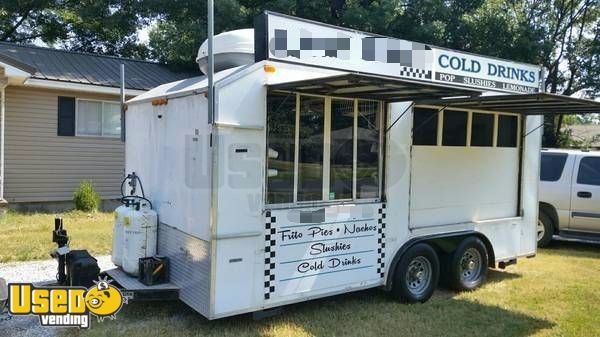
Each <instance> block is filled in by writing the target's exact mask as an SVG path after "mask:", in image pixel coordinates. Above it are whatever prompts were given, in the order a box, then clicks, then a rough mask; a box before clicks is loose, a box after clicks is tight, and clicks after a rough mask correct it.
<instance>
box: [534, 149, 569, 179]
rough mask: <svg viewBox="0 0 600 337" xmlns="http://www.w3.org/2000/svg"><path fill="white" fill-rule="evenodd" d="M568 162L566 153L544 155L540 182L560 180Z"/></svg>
mask: <svg viewBox="0 0 600 337" xmlns="http://www.w3.org/2000/svg"><path fill="white" fill-rule="evenodd" d="M566 161H567V154H566V153H542V161H541V164H540V165H541V167H540V180H541V181H557V180H559V179H560V177H561V176H562V172H563V169H564V168H565V162H566Z"/></svg>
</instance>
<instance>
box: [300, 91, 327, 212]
mask: <svg viewBox="0 0 600 337" xmlns="http://www.w3.org/2000/svg"><path fill="white" fill-rule="evenodd" d="M299 130H300V138H299V140H298V142H299V143H298V145H299V147H298V156H299V158H298V201H313V200H322V199H323V140H324V138H325V134H324V131H325V98H323V97H313V96H300V126H299Z"/></svg>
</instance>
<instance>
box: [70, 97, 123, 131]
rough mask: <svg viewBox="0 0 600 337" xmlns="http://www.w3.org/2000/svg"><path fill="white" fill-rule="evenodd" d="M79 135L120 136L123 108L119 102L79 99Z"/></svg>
mask: <svg viewBox="0 0 600 337" xmlns="http://www.w3.org/2000/svg"><path fill="white" fill-rule="evenodd" d="M76 120H77V123H76V125H77V135H78V136H98V137H119V135H120V134H121V109H120V105H119V103H112V102H102V101H90V100H77V115H76Z"/></svg>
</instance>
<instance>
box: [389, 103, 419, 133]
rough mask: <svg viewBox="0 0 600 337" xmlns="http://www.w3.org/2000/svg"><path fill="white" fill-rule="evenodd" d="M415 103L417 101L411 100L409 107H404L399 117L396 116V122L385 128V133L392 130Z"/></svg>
mask: <svg viewBox="0 0 600 337" xmlns="http://www.w3.org/2000/svg"><path fill="white" fill-rule="evenodd" d="M414 105H415V102H411V103H410V105H409V106H408V107H406V109H404V111H403V112H402V113H401V114H400V116H398V118H396V120H395V121H394V123H392V125H390V126H389V127H388V128H387V129H385V133H386V134H387V133H388V131H390V130H391V129H392V128H393V127H394V125H396V123H398V121H399V120H400V118H402V116H404V115H405V114H406V113H407V112H408V111H409V110H410V109H412V107H413V106H414Z"/></svg>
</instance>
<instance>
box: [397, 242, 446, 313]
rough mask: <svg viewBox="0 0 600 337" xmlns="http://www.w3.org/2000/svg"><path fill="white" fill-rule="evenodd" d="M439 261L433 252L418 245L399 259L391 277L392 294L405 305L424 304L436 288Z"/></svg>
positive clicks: (428, 247)
mask: <svg viewBox="0 0 600 337" xmlns="http://www.w3.org/2000/svg"><path fill="white" fill-rule="evenodd" d="M439 277H440V261H439V259H438V256H437V253H436V252H435V250H434V249H433V248H432V247H431V246H430V245H428V244H426V243H418V244H416V245H414V246H412V247H410V248H409V249H408V251H406V253H404V255H402V257H401V258H400V261H399V262H398V265H397V266H396V270H395V271H394V275H393V283H392V294H393V295H394V297H396V298H397V299H399V300H400V301H402V302H405V303H418V302H421V303H423V302H426V301H427V300H428V299H429V298H430V297H431V295H433V292H434V291H435V289H436V288H437V284H438V281H439Z"/></svg>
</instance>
